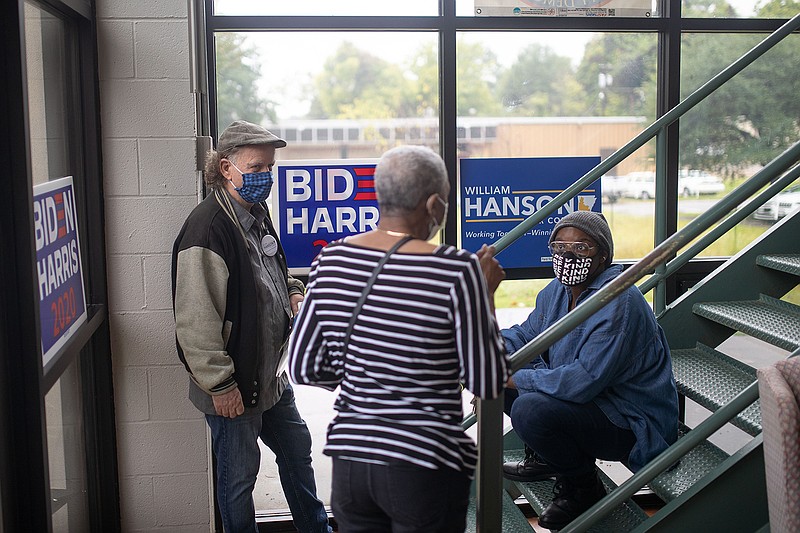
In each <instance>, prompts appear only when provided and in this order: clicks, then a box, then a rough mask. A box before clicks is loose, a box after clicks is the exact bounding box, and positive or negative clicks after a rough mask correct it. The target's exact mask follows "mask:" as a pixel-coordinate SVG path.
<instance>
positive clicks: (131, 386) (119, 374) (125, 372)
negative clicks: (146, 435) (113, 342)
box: [114, 365, 150, 423]
mask: <svg viewBox="0 0 800 533" xmlns="http://www.w3.org/2000/svg"><path fill="white" fill-rule="evenodd" d="M146 390H147V368H146V367H140V366H122V365H120V366H115V367H114V407H115V411H116V412H115V414H116V417H117V423H119V422H143V421H145V420H149V419H150V403H149V401H148V397H147V395H146V394H143V392H145V391H146Z"/></svg>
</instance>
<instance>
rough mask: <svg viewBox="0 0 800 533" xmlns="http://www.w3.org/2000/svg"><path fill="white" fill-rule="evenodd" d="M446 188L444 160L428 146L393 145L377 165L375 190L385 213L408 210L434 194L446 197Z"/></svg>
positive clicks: (405, 211) (411, 209)
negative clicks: (394, 146)
mask: <svg viewBox="0 0 800 533" xmlns="http://www.w3.org/2000/svg"><path fill="white" fill-rule="evenodd" d="M446 189H447V168H446V167H445V165H444V161H443V160H442V158H441V156H440V155H439V154H437V153H436V152H434V151H433V150H431V149H430V148H428V147H427V146H413V145H408V146H398V147H396V148H392V149H391V150H389V151H387V152H386V153H384V154H383V156H382V157H381V159H380V161H379V162H378V165H377V166H376V167H375V193H376V194H377V197H378V206H379V207H380V209H381V212H384V213H408V212H410V211H413V210H414V209H415V208H416V207H417V206H418V205H419V203H420V202H421V201H424V200H425V199H426V198H428V197H429V196H430V195H432V194H439V195H442V196H444V192H445V190H446ZM446 200H447V199H446V198H445V201H446Z"/></svg>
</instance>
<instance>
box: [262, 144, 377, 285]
mask: <svg viewBox="0 0 800 533" xmlns="http://www.w3.org/2000/svg"><path fill="white" fill-rule="evenodd" d="M377 163H378V159H360V160H354V159H341V160H315V161H290V162H287V163H281V164H279V165H276V169H277V186H278V190H277V203H276V205H275V210H276V214H277V227H278V231H279V233H280V236H281V244H282V245H283V248H284V251H285V252H286V260H287V263H288V266H289V268H290V269H291V270H292V272H293V273H295V274H302V273H307V272H308V270H309V267H310V266H311V262H312V261H313V260H314V258H315V257H316V256H317V254H318V253H319V252H320V250H321V249H322V248H323V247H324V246H326V245H327V244H328V243H330V242H332V241H335V240H337V239H341V238H344V237H346V236H348V235H353V234H356V233H363V232H365V231H370V230H373V229H375V228H376V227H378V201H377V200H376V197H375V181H374V178H373V176H374V175H375V165H377Z"/></svg>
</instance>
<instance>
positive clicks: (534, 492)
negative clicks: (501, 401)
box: [503, 450, 647, 533]
mask: <svg viewBox="0 0 800 533" xmlns="http://www.w3.org/2000/svg"><path fill="white" fill-rule="evenodd" d="M524 456H525V453H524V451H523V450H508V451H506V452H504V459H503V460H504V461H518V460H521V459H522V458H523V457H524ZM598 474H599V475H600V479H601V480H602V481H603V485H605V487H606V491H607V492H611V491H612V490H614V489H615V488H617V486H616V484H615V483H614V482H613V481H612V480H611V478H609V477H608V476H607V475H606V474H605V473H604V472H603V471H602V470H598ZM516 484H517V486H518V487H519V489H520V491H521V492H522V494H523V496H525V499H526V500H528V503H530V504H531V507H533V510H534V511H536V514H538V515H541V514H542V512H543V511H544V509H545V507H547V506H548V505H549V504H550V502H551V501H552V500H553V485H554V484H555V482H554V481H553V480H547V481H534V482H530V483H528V482H518V483H516ZM646 519H647V513H645V512H644V511H643V510H642V508H641V507H639V506H638V505H636V503H634V502H633V501H632V500H627V501H626V502H625V503H624V504H623V505H622V506H620V507H619V508H617V509H615V510H614V511H613V512H612V513H611V514H610V515H609V516H607V517H606V518H605V519H603V520H602V521H601V522H600V523H599V524H597V525H595V526H593V527H592V528H591V529H589V531H590V532H593V533H608V532H609V531H613V532H615V533H616V532H620V533H621V532H625V531H632V530H633V529H635V528H636V526H638V525H639V524H641V523H642V522H644V521H645V520H646ZM503 531H504V533H505V530H503Z"/></svg>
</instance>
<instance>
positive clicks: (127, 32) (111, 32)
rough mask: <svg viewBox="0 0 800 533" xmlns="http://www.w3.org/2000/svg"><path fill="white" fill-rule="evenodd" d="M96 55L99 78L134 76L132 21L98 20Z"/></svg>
mask: <svg viewBox="0 0 800 533" xmlns="http://www.w3.org/2000/svg"><path fill="white" fill-rule="evenodd" d="M97 56H98V67H99V68H98V77H99V79H101V80H109V79H115V78H133V77H135V76H136V70H135V66H134V59H135V55H134V51H133V22H130V21H120V20H104V21H100V22H98V24H97Z"/></svg>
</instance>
